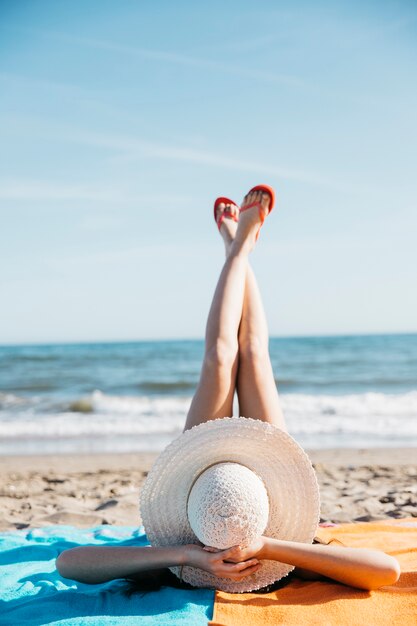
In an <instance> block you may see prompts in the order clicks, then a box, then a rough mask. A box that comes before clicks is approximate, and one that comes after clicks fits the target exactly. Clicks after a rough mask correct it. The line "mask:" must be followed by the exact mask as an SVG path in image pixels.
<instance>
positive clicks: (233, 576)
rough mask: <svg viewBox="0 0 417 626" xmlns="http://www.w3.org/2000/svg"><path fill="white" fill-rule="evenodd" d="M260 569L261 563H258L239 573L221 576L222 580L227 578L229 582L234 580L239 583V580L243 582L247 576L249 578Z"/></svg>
mask: <svg viewBox="0 0 417 626" xmlns="http://www.w3.org/2000/svg"><path fill="white" fill-rule="evenodd" d="M261 567H262V566H261V563H258V564H257V565H252V566H251V567H247V568H246V569H245V570H243V571H241V572H235V573H232V572H230V573H229V574H223V578H229V579H230V580H235V581H237V582H239V581H240V580H243V579H244V578H246V577H247V576H250V575H251V574H254V573H255V572H257V571H258V570H259V569H260V568H261Z"/></svg>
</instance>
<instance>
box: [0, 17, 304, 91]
mask: <svg viewBox="0 0 417 626" xmlns="http://www.w3.org/2000/svg"><path fill="white" fill-rule="evenodd" d="M2 28H4V29H6V30H13V31H19V32H25V33H28V34H31V35H37V36H40V37H43V38H45V39H53V40H59V41H60V42H66V43H69V44H74V45H78V46H84V47H87V48H91V49H96V50H107V51H110V52H117V53H120V54H123V55H127V56H130V57H136V58H138V59H146V60H148V61H156V62H162V63H169V64H173V65H181V66H183V67H191V68H197V69H205V70H213V71H215V72H223V73H226V74H232V75H235V76H242V77H243V78H247V79H249V80H256V81H260V82H268V83H273V82H278V83H283V84H286V85H290V86H294V87H297V86H298V87H299V86H303V85H304V81H303V80H302V79H301V78H299V77H298V76H295V75H292V74H285V73H283V72H267V71H264V70H260V69H256V70H250V69H247V68H244V67H241V66H238V65H230V64H228V63H219V62H218V61H212V60H210V59H202V58H198V57H195V56H190V55H186V54H181V53H178V52H173V51H163V50H150V49H148V48H139V47H136V46H125V45H122V44H118V43H115V42H112V41H105V40H102V39H94V38H87V37H74V36H73V35H66V34H64V33H58V32H52V31H42V30H36V29H29V28H15V27H9V26H7V25H3V26H2Z"/></svg>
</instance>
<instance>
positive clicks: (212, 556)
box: [56, 544, 260, 584]
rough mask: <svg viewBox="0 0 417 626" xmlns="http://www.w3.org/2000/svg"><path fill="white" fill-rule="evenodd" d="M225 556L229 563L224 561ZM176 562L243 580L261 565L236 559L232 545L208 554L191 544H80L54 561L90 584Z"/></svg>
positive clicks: (66, 575) (63, 570)
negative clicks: (153, 545)
mask: <svg viewBox="0 0 417 626" xmlns="http://www.w3.org/2000/svg"><path fill="white" fill-rule="evenodd" d="M227 559H228V560H229V562H225V561H226V560H227ZM232 559H233V562H231V561H232ZM175 565H179V566H181V565H191V566H192V567H199V568H200V569H204V570H206V571H207V572H210V573H211V574H215V575H216V576H223V577H225V578H230V579H231V580H242V579H243V578H244V577H245V576H248V575H249V574H252V572H255V571H256V570H257V569H258V568H259V567H260V564H259V561H258V560H257V559H255V558H248V559H245V560H244V561H243V562H241V561H240V560H239V559H237V558H236V549H235V548H230V549H228V550H222V551H220V552H216V553H209V552H207V551H204V550H203V548H201V547H200V546H197V545H193V544H190V545H185V546H169V547H164V548H159V547H158V548H156V547H155V548H154V547H151V546H147V547H143V548H142V547H140V548H139V547H135V546H128V547H125V548H118V547H116V546H79V547H77V548H71V549H70V550H64V552H62V553H61V554H60V555H59V556H58V558H57V560H56V567H57V570H58V571H59V573H60V574H61V576H63V577H64V578H71V579H72V580H77V581H79V582H82V583H89V584H98V583H104V582H107V581H109V580H113V579H115V578H129V577H134V575H135V574H137V573H139V572H143V571H146V570H152V569H160V568H165V567H171V566H175Z"/></svg>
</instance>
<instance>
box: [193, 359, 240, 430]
mask: <svg viewBox="0 0 417 626" xmlns="http://www.w3.org/2000/svg"><path fill="white" fill-rule="evenodd" d="M237 364H238V359H237V355H236V358H235V360H234V362H233V363H232V364H231V365H230V367H221V366H218V365H216V364H213V363H210V362H208V361H206V360H205V361H204V363H203V367H202V370H201V377H200V382H199V384H198V387H197V390H196V392H195V394H194V397H193V399H192V402H191V406H190V409H189V411H188V414H187V419H186V422H185V426H184V431H185V430H189V429H190V428H192V427H193V426H198V424H202V423H204V422H208V421H209V420H214V419H218V418H220V417H231V416H232V415H233V397H234V394H235V388H236V375H237Z"/></svg>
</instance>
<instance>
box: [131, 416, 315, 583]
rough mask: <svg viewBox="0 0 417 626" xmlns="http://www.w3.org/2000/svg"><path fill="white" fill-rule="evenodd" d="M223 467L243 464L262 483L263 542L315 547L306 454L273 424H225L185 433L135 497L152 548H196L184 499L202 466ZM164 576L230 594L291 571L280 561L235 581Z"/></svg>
mask: <svg viewBox="0 0 417 626" xmlns="http://www.w3.org/2000/svg"><path fill="white" fill-rule="evenodd" d="M224 461H231V462H236V463H240V464H242V465H245V466H246V467H248V468H249V469H250V470H252V471H253V472H255V474H257V475H258V476H259V477H260V478H261V479H262V481H263V482H264V485H265V488H266V491H267V493H268V499H269V519H268V524H267V527H266V529H265V532H264V535H265V536H267V537H272V538H276V539H281V540H286V541H297V542H302V543H311V542H312V541H313V539H314V536H315V533H316V530H317V526H318V522H319V513H320V498H319V489H318V484H317V479H316V475H315V472H314V469H313V467H312V465H311V462H310V459H309V458H308V456H307V454H306V453H305V452H304V450H303V449H302V448H301V446H299V444H298V443H297V442H296V441H295V440H294V439H293V438H292V437H291V436H290V435H289V434H288V433H286V432H284V431H282V430H280V429H279V428H277V427H275V426H273V425H272V424H268V423H266V422H262V421H260V420H254V419H252V418H246V417H226V418H222V419H216V420H210V421H208V422H205V423H203V424H200V425H199V426H195V427H194V428H191V429H190V430H187V431H186V432H184V433H183V434H182V435H180V436H179V437H178V438H177V439H175V440H174V441H173V442H172V443H171V444H170V445H169V446H168V447H167V448H166V449H165V450H164V451H163V452H162V453H161V454H160V456H159V457H158V458H157V460H156V462H155V464H154V466H153V467H152V469H151V471H150V472H149V474H148V477H147V479H146V481H145V484H144V485H143V488H142V492H141V498H140V508H141V516H142V522H143V525H144V527H145V532H146V535H147V537H148V539H149V541H150V543H151V545H153V546H169V545H183V544H189V543H199V541H198V538H197V537H196V535H195V534H194V532H193V530H192V528H191V526H190V524H189V521H188V517H187V498H188V494H189V491H190V489H191V487H192V485H193V483H194V481H195V480H196V479H197V477H198V476H199V475H200V474H201V473H202V472H203V471H204V470H205V469H206V468H207V467H209V466H211V465H213V464H215V463H221V462H224ZM170 569H171V571H172V572H173V573H174V574H176V575H177V576H178V577H180V576H181V578H182V580H184V581H185V582H187V583H189V584H191V585H193V586H195V587H208V588H214V589H220V590H222V591H228V592H232V593H236V592H244V591H254V590H256V589H260V588H262V587H265V586H266V585H269V584H272V583H274V582H275V581H277V580H279V579H280V578H282V577H283V576H286V575H287V574H288V573H289V572H290V571H291V570H293V569H294V567H293V566H292V565H287V564H285V563H280V562H279V561H269V560H268V561H262V566H261V567H260V568H259V570H258V571H257V572H255V573H254V574H251V575H249V576H247V577H245V578H244V579H243V580H241V581H233V580H230V579H228V578H220V577H218V576H214V575H212V574H210V573H208V572H206V571H204V570H201V569H198V568H194V567H189V566H184V567H183V568H179V567H171V568H170ZM181 569H182V571H180V570H181Z"/></svg>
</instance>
